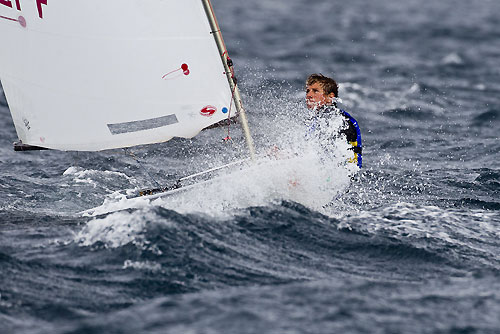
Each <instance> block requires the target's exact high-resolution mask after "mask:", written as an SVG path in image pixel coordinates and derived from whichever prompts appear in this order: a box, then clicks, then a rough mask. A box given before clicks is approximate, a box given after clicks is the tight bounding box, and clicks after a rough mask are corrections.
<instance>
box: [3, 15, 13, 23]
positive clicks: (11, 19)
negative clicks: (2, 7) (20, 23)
mask: <svg viewBox="0 0 500 334" xmlns="http://www.w3.org/2000/svg"><path fill="white" fill-rule="evenodd" d="M0 19H6V20H9V21H16V22H17V20H16V19H13V18H12V17H7V16H2V15H0Z"/></svg>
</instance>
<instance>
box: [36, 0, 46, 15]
mask: <svg viewBox="0 0 500 334" xmlns="http://www.w3.org/2000/svg"><path fill="white" fill-rule="evenodd" d="M42 5H47V0H36V6H37V7H38V16H40V18H41V19H43V13H42Z"/></svg>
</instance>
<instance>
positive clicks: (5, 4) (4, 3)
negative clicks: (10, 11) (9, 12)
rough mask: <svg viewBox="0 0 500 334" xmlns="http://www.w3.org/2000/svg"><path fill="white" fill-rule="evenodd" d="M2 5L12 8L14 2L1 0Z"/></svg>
mask: <svg viewBox="0 0 500 334" xmlns="http://www.w3.org/2000/svg"><path fill="white" fill-rule="evenodd" d="M0 5H4V6H7V7H10V8H12V2H10V0H0Z"/></svg>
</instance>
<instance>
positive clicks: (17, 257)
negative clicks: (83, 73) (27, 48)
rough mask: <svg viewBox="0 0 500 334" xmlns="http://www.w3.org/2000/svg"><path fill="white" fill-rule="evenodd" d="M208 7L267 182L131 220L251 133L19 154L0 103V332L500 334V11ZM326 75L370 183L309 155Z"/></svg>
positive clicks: (242, 168)
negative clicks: (307, 101)
mask: <svg viewBox="0 0 500 334" xmlns="http://www.w3.org/2000/svg"><path fill="white" fill-rule="evenodd" d="M213 5H214V8H215V11H216V14H217V16H218V19H219V21H220V22H219V23H220V25H221V28H222V31H223V33H224V38H225V40H226V44H227V47H228V49H229V52H230V54H231V57H232V58H233V60H234V62H235V67H236V70H237V76H238V78H239V85H240V89H241V91H242V95H243V100H244V104H245V106H246V109H247V112H248V117H249V121H250V127H251V129H252V131H253V136H254V139H255V141H256V144H257V148H258V150H259V154H260V155H259V159H258V163H256V164H252V165H248V164H242V165H239V166H235V168H231V169H229V170H222V171H219V172H217V173H216V175H213V176H215V177H214V179H213V180H212V181H210V180H205V179H203V180H202V181H203V182H205V183H203V184H202V186H201V187H199V186H198V187H196V186H193V187H192V188H189V189H188V190H186V191H183V192H179V193H177V194H174V195H172V196H170V197H166V198H157V199H155V200H151V201H149V200H141V201H138V202H137V203H135V202H134V204H133V205H131V202H130V201H128V200H126V198H127V196H128V197H129V196H130V195H132V194H133V193H135V192H136V191H137V190H138V189H142V188H150V187H153V188H154V187H157V186H158V185H168V184H173V183H174V182H175V180H177V179H178V178H180V177H183V176H186V175H190V174H193V173H197V172H199V171H203V170H206V169H209V168H213V167H216V166H218V165H221V164H225V163H228V162H230V161H234V160H237V159H243V158H245V155H244V152H245V147H244V140H243V137H242V134H241V131H240V130H239V129H238V128H237V127H236V126H234V125H233V126H232V127H231V128H230V129H227V128H219V129H214V130H209V131H205V132H203V133H201V134H200V135H199V136H197V137H195V138H193V139H191V140H181V139H174V140H172V141H170V142H168V143H165V144H159V145H151V146H146V147H139V148H133V149H130V150H129V151H128V152H125V151H120V150H116V151H109V152H101V153H72V152H56V151H43V152H27V153H16V152H13V151H12V141H14V140H15V139H16V134H15V129H14V126H13V123H12V120H11V118H10V115H9V110H8V106H7V103H6V100H5V97H4V96H3V95H1V97H0V115H1V117H0V176H1V177H0V332H1V333H284V334H285V333H287V334H288V333H312V334H318V333H325V334H330V333H340V332H343V333H498V332H500V316H499V314H500V292H499V291H500V255H499V254H500V241H499V240H500V213H499V212H500V199H499V196H500V162H499V158H500V154H499V151H500V141H499V134H500V99H499V96H500V45H499V43H498V40H499V38H500V25H499V24H498V13H500V3H499V2H498V1H486V0H483V1H475V2H469V1H462V0H453V1H452V0H444V1H439V2H422V1H416V0H403V1H392V0H383V1H361V0H353V1H349V2H342V1H315V2H311V1H304V0H289V1H264V0H256V1H252V2H241V1H240V2H237V1H227V0H213ZM0 52H1V47H0ZM311 73H323V74H325V75H329V76H333V77H335V78H336V79H337V81H338V82H339V83H340V94H339V95H340V97H341V98H342V100H343V103H342V105H341V106H342V108H344V109H345V110H346V111H348V112H349V113H350V114H352V115H353V116H354V117H355V118H356V119H357V120H358V122H359V124H360V127H361V130H362V134H363V146H364V148H363V153H364V154H363V163H364V166H363V168H362V170H361V171H359V172H358V173H356V174H355V175H354V176H353V171H352V170H348V169H346V168H345V165H343V164H342V163H341V161H333V162H331V163H330V164H329V165H328V164H326V165H325V160H324V159H322V158H321V157H318V155H317V152H315V151H314V150H313V149H312V150H311V149H309V148H308V146H307V142H306V141H304V135H305V128H304V127H303V124H302V120H303V119H304V118H305V117H306V113H307V110H306V109H305V107H304V101H303V100H304V93H303V88H304V81H305V79H306V77H307V76H308V75H309V74H311ZM82 103H85V101H82ZM228 130H229V131H230V136H231V137H232V138H233V141H232V142H229V143H227V142H224V141H223V140H222V139H223V138H224V137H226V136H227V132H228ZM275 147H278V150H276V149H275ZM131 153H132V154H133V156H132V155H131ZM326 166H327V167H326ZM211 176H212V175H211ZM96 207H97V208H99V209H100V210H101V211H98V212H93V213H94V214H95V215H92V214H81V212H82V211H85V210H88V209H92V208H96Z"/></svg>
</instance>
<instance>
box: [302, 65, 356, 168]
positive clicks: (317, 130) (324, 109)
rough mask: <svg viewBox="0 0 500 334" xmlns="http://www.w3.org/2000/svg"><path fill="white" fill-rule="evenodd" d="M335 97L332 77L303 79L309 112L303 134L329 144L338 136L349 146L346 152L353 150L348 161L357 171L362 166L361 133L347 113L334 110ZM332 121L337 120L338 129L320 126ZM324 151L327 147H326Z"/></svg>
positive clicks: (336, 92)
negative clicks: (353, 164) (356, 166)
mask: <svg viewBox="0 0 500 334" xmlns="http://www.w3.org/2000/svg"><path fill="white" fill-rule="evenodd" d="M337 98H338V85H337V83H336V82H335V80H333V79H332V78H328V77H325V76H324V75H322V74H311V75H310V76H309V77H308V78H307V80H306V104H307V108H308V109H309V110H311V111H312V113H313V114H312V117H311V118H310V119H309V122H308V123H309V124H308V130H307V135H308V136H316V137H317V136H321V135H323V136H324V135H325V134H326V135H327V136H329V137H330V138H328V139H329V142H330V143H331V142H332V141H333V140H335V139H336V138H337V137H338V136H343V137H345V140H347V143H348V144H349V145H350V148H349V150H352V151H353V156H352V158H350V159H349V162H352V163H356V164H357V165H358V167H359V168H361V166H362V155H361V154H362V144H361V130H360V128H359V125H358V122H357V121H356V120H355V119H354V118H353V117H352V116H351V115H349V114H348V113H347V112H345V111H344V110H341V109H339V108H337V104H336V99H337ZM334 118H340V120H341V123H342V124H340V126H339V127H338V128H336V129H334V130H333V133H332V132H331V130H332V129H328V130H329V131H330V132H327V131H326V129H325V128H324V127H326V126H328V125H331V124H334V123H335V122H333V119H334ZM327 149H328V148H327Z"/></svg>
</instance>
